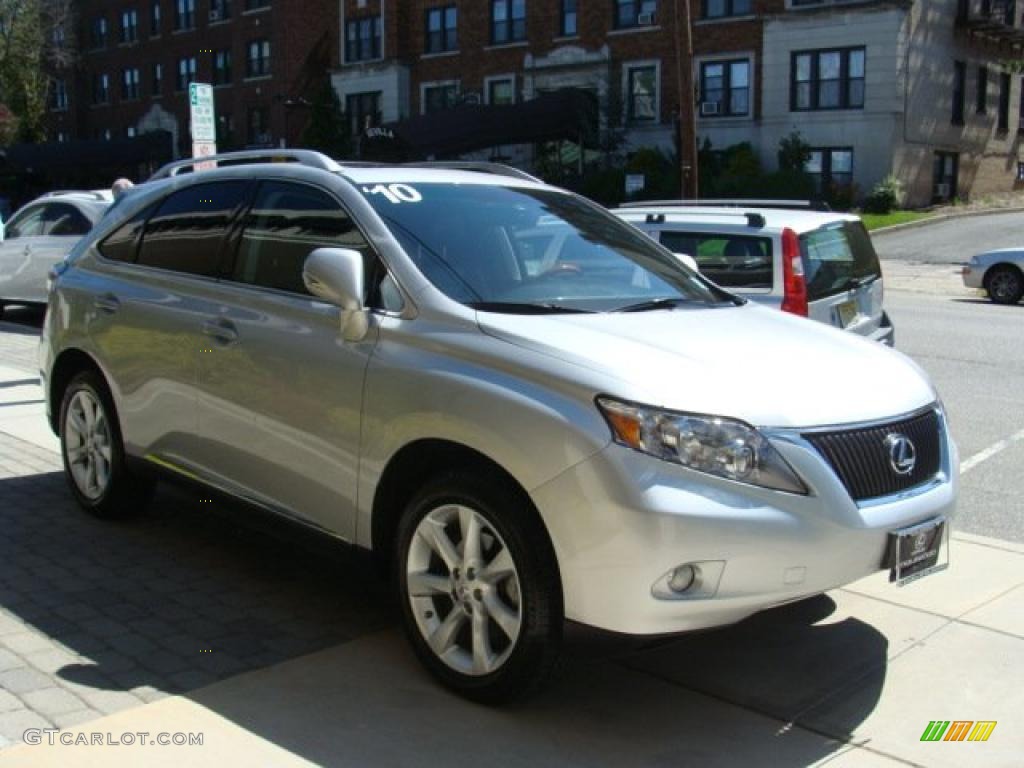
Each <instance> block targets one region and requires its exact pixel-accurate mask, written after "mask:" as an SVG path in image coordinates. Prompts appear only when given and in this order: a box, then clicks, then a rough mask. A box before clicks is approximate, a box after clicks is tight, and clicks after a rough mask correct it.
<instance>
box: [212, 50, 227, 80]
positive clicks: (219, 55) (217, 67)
mask: <svg viewBox="0 0 1024 768" xmlns="http://www.w3.org/2000/svg"><path fill="white" fill-rule="evenodd" d="M230 82H231V51H230V49H225V50H223V51H214V54H213V84H214V85H227V84H228V83H230Z"/></svg>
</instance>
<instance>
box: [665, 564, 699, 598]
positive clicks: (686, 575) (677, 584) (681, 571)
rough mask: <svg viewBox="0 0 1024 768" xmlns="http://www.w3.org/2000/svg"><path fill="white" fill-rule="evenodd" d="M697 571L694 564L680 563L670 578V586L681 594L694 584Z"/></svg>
mask: <svg viewBox="0 0 1024 768" xmlns="http://www.w3.org/2000/svg"><path fill="white" fill-rule="evenodd" d="M696 578H697V573H696V571H695V570H694V568H693V566H692V565H689V564H687V565H680V566H679V567H678V568H676V569H675V570H674V571H672V576H671V577H670V578H669V580H668V588H669V589H671V590H672V591H673V592H675V593H676V594H681V593H683V592H685V591H686V590H688V589H689V588H690V587H692V586H693V582H694V580H695V579H696Z"/></svg>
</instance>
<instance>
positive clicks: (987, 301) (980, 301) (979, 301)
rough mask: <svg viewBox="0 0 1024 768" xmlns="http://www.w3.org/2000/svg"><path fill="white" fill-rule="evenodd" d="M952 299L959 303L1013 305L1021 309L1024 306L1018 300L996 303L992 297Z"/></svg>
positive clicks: (1023, 303) (996, 305) (993, 305)
mask: <svg viewBox="0 0 1024 768" xmlns="http://www.w3.org/2000/svg"><path fill="white" fill-rule="evenodd" d="M950 301H955V302H956V303H957V304H987V305H989V306H991V307H1011V308H1016V309H1020V308H1022V307H1024V302H1017V303H1016V304H996V303H995V302H994V301H992V300H991V299H984V298H971V299H962V298H953V299H950Z"/></svg>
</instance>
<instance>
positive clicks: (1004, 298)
mask: <svg viewBox="0 0 1024 768" xmlns="http://www.w3.org/2000/svg"><path fill="white" fill-rule="evenodd" d="M963 279H964V285H966V286H967V287H968V288H981V289H984V290H985V291H986V292H987V293H988V297H989V298H990V299H992V301H994V302H995V303H996V304H1016V303H1017V302H1019V301H1020V300H1021V298H1022V297H1024V248H1000V249H998V250H995V251H986V252H985V253H979V254H977V255H976V256H972V257H971V258H970V261H968V262H967V264H966V265H964V268H963Z"/></svg>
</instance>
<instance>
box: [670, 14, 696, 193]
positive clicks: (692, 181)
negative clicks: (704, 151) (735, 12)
mask: <svg viewBox="0 0 1024 768" xmlns="http://www.w3.org/2000/svg"><path fill="white" fill-rule="evenodd" d="M679 7H680V0H675V17H676V23H675V48H676V82H677V83H678V84H679V165H680V168H679V172H680V181H681V184H680V186H681V189H680V193H681V195H682V197H683V198H693V199H696V198H697V195H698V192H699V190H700V184H699V178H698V164H697V158H698V154H697V112H696V108H695V98H694V94H695V91H694V87H693V17H692V16H691V10H690V0H682V7H683V9H684V14H680V13H679ZM681 24H682V26H683V27H684V29H682V30H681V29H680V25H681ZM680 48H682V50H680Z"/></svg>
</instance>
